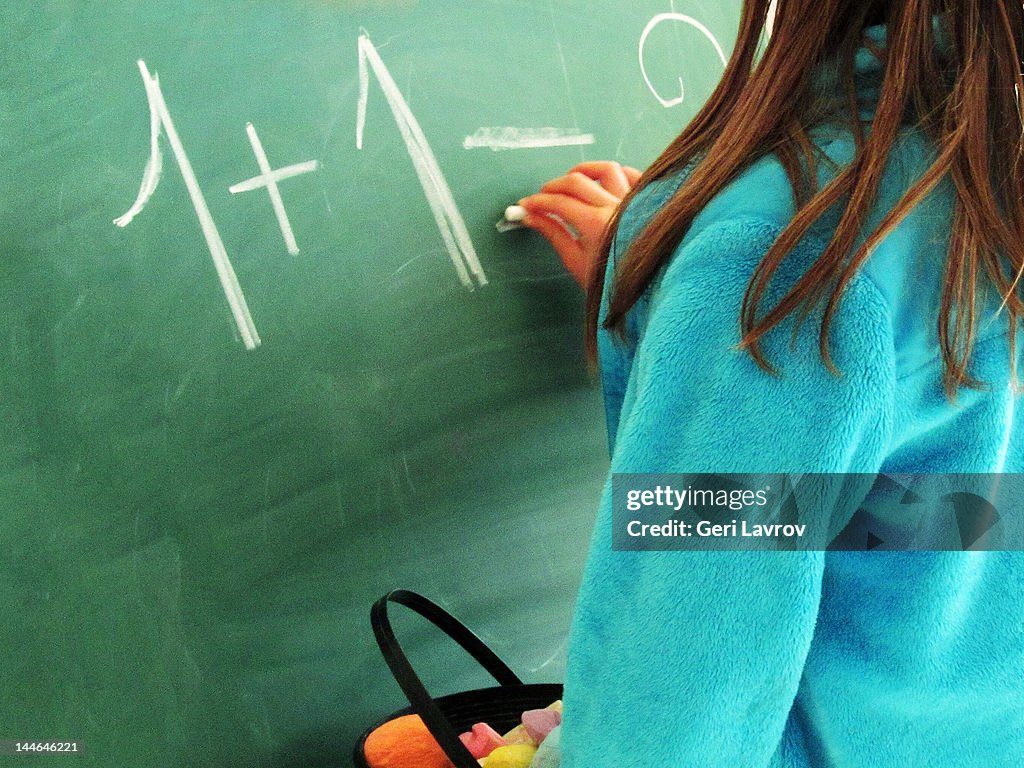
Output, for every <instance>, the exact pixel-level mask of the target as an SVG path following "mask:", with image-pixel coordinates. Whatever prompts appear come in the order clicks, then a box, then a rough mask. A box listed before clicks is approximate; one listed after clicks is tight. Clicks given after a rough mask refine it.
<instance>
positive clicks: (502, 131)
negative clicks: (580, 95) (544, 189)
mask: <svg viewBox="0 0 1024 768" xmlns="http://www.w3.org/2000/svg"><path fill="white" fill-rule="evenodd" d="M594 141H595V139H594V134H592V133H580V132H579V131H578V130H576V129H575V128H568V129H562V128H514V127H511V126H508V127H499V128H480V129H478V130H477V131H476V133H474V134H473V135H472V136H467V137H466V138H465V139H463V140H462V146H463V148H464V149H480V148H486V149H490V150H491V151H492V152H500V151H501V150H507V149H541V148H543V147H572V146H578V145H582V144H593V143H594Z"/></svg>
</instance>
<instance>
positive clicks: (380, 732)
mask: <svg viewBox="0 0 1024 768" xmlns="http://www.w3.org/2000/svg"><path fill="white" fill-rule="evenodd" d="M363 754H364V755H365V756H366V763H367V764H368V765H369V766H370V768H454V765H453V764H452V761H451V760H449V759H448V756H447V755H446V754H445V753H444V750H442V749H441V746H440V745H439V744H438V743H437V741H436V740H435V739H434V737H433V736H432V735H431V734H430V731H428V730H427V726H426V724H425V723H424V722H423V719H422V718H421V717H420V716H419V715H403V716H402V717H396V718H395V719H394V720H388V721H387V722H386V723H384V725H382V726H380V727H379V728H376V729H375V730H374V731H373V732H372V733H371V734H370V735H369V736H367V737H366V742H365V743H364V745H363Z"/></svg>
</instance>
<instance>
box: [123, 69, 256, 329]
mask: <svg viewBox="0 0 1024 768" xmlns="http://www.w3.org/2000/svg"><path fill="white" fill-rule="evenodd" d="M138 65H139V72H140V73H141V74H142V83H143V85H144V86H145V88H146V98H147V99H148V100H149V114H150V156H149V161H148V162H147V163H146V168H145V171H144V172H143V174H142V185H141V186H140V187H139V194H138V197H136V199H135V202H134V203H133V204H132V207H131V208H129V209H128V210H127V211H126V212H125V213H124V215H122V216H119V217H118V218H116V219H114V223H115V224H116V225H117V226H119V227H127V226H128V225H129V224H131V222H132V220H133V219H134V218H135V216H136V215H138V214H139V213H140V212H141V211H142V209H143V208H144V207H145V205H146V203H147V202H148V201H149V198H150V197H152V195H153V193H154V192H155V191H156V188H157V185H158V184H159V183H160V172H161V169H162V167H163V160H162V157H161V153H160V141H159V139H160V130H161V127H162V129H163V131H164V133H166V135H167V141H168V143H169V144H170V145H171V151H172V152H173V153H174V159H175V160H176V161H177V163H178V168H179V170H180V171H181V176H182V178H183V179H184V180H185V186H186V188H187V189H188V194H189V197H190V198H191V199H192V207H193V208H194V209H195V212H196V217H197V218H198V219H199V226H200V228H201V229H202V230H203V237H205V238H206V245H207V247H208V248H209V249H210V256H211V257H212V258H213V265H214V267H215V268H216V270H217V275H218V277H219V278H220V284H221V287H222V288H223V289H224V295H225V297H227V300H228V306H229V307H230V308H231V314H232V316H233V317H234V319H235V324H236V325H237V326H238V332H239V334H240V335H241V337H242V342H243V343H244V344H245V348H246V349H255V348H256V347H258V346H259V344H260V337H259V334H258V333H257V332H256V326H255V325H254V324H253V320H252V315H251V314H250V313H249V307H248V306H247V304H246V302H245V295H244V294H243V293H242V287H241V285H239V283H238V277H237V276H236V275H235V270H234V268H233V267H232V266H231V260H230V259H229V258H228V254H227V250H226V249H225V248H224V242H223V241H222V240H221V237H220V233H219V232H218V231H217V225H216V224H215V223H214V221H213V215H212V214H211V213H210V208H209V206H207V204H206V199H205V198H204V197H203V191H202V190H201V189H200V188H199V181H198V180H197V179H196V174H195V171H193V170H192V163H191V162H189V159H188V155H187V154H185V147H184V145H183V144H182V143H181V138H180V137H179V136H178V131H177V129H176V128H175V127H174V121H173V120H172V119H171V113H170V112H169V111H168V109H167V103H166V102H165V101H164V96H163V93H162V92H161V90H160V81H159V79H158V78H157V77H156V76H155V75H150V74H149V69H148V68H147V67H146V62H145V61H143V60H142V59H139V61H138Z"/></svg>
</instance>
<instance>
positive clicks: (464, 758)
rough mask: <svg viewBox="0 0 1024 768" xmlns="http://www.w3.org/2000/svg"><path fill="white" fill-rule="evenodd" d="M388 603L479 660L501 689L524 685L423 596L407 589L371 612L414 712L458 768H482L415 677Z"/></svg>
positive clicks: (383, 600)
mask: <svg viewBox="0 0 1024 768" xmlns="http://www.w3.org/2000/svg"><path fill="white" fill-rule="evenodd" d="M389 602H392V603H399V604H400V605H404V606H405V607H406V608H409V609H411V610H413V611H415V612H416V613H418V614H419V615H420V616H422V617H423V618H425V619H427V620H428V621H430V622H431V623H432V624H433V625H434V626H436V627H437V628H438V629H440V630H441V631H442V632H444V633H445V634H446V635H448V637H450V638H451V639H452V640H454V641H455V642H456V643H458V644H459V646H461V647H462V648H463V649H464V650H465V651H467V652H468V653H469V654H470V655H471V656H472V657H473V658H474V659H476V661H477V662H478V663H479V664H480V666H482V667H483V668H484V669H485V670H487V672H489V673H490V675H491V677H493V678H494V679H495V680H497V681H498V683H499V684H500V685H522V684H523V681H522V680H520V679H519V677H518V676H517V675H516V673H515V672H513V671H512V670H511V669H510V668H509V666H508V665H507V664H506V663H505V662H504V661H502V660H501V659H500V658H499V657H498V655H497V654H496V653H495V652H494V651H492V650H491V649H490V648H488V647H487V645H486V644H485V643H484V641H483V640H481V639H480V638H479V637H477V636H476V634H474V633H473V632H472V630H470V629H469V628H468V627H466V626H465V625H464V624H462V623H461V622H460V621H459V620H458V619H456V618H455V617H454V616H452V615H451V614H450V613H448V611H446V610H445V609H444V608H442V607H441V606H439V605H438V604H437V603H435V602H433V601H432V600H428V599H427V598H425V597H423V595H420V594H417V593H416V592H411V591H409V590H407V589H396V590H393V591H391V592H388V593H387V594H386V595H384V596H383V597H382V598H380V599H379V600H378V601H377V602H375V603H374V604H373V608H371V609H370V623H371V624H372V625H373V634H374V636H375V637H376V638H377V645H378V646H380V652H381V654H382V655H383V656H384V661H386V662H387V664H388V667H389V668H390V669H391V674H392V675H394V676H395V680H396V681H397V682H398V685H399V687H400V688H401V689H402V692H403V693H404V694H405V696H406V698H407V699H409V703H410V704H411V705H412V708H413V709H414V710H415V711H416V712H417V713H418V714H419V716H420V717H422V718H423V722H424V723H425V724H426V726H427V728H428V729H429V730H430V732H431V734H433V736H434V738H435V739H437V743H438V744H440V745H441V749H443V750H444V751H445V753H446V754H447V755H448V757H449V758H450V759H451V761H452V762H453V763H455V765H456V768H480V764H479V763H478V762H477V761H476V758H474V757H473V755H472V753H470V751H469V750H468V749H466V745H465V744H463V743H462V741H461V739H459V736H458V734H457V733H455V731H454V730H453V729H452V727H451V725H449V724H448V719H447V718H446V717H445V716H444V714H443V713H442V712H441V710H440V708H439V707H438V706H437V704H436V703H435V702H434V699H433V698H432V697H431V696H430V694H429V693H428V692H427V689H426V687H425V686H424V685H423V683H422V682H421V681H420V678H419V675H417V674H416V672H415V671H414V670H413V668H412V665H411V664H410V663H409V659H408V658H406V655H405V652H404V651H403V650H402V646H401V645H400V644H399V642H398V639H397V638H396V637H395V633H394V631H393V630H392V629H391V622H390V620H389V619H388V603H389Z"/></svg>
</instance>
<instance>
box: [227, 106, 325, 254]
mask: <svg viewBox="0 0 1024 768" xmlns="http://www.w3.org/2000/svg"><path fill="white" fill-rule="evenodd" d="M245 131H246V133H248V134H249V143H250V144H252V152H253V154H254V155H256V163H257V164H258V165H259V167H260V175H259V176H254V177H253V178H251V179H246V180H245V181H240V182H239V183H237V184H232V185H231V186H230V187H228V191H229V192H231V194H233V195H234V194H238V193H239V192H249V191H250V190H253V189H259V188H260V187H266V188H267V194H269V195H270V202H271V203H272V204H273V206H274V215H276V216H277V224H278V226H279V227H280V228H281V235H282V236H283V237H284V244H285V247H286V248H287V249H288V253H290V254H291V255H292V256H295V255H297V254H298V252H299V246H298V243H296V242H295V234H294V233H293V232H292V225H291V222H290V221H288V212H287V211H285V209H284V201H283V200H281V190H279V189H278V188H277V183H278V182H279V181H283V180H284V179H290V178H291V177H293V176H298V175H300V174H303V173H311V172H312V171H315V170H316V160H307V161H306V162H304V163H296V164H295V165H289V166H286V167H284V168H279V169H277V170H276V171H272V170H271V169H270V161H269V160H267V153H266V152H265V151H264V150H263V144H262V143H261V142H260V137H259V135H258V134H257V133H256V128H255V127H254V126H253V124H252V123H246V124H245Z"/></svg>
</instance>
